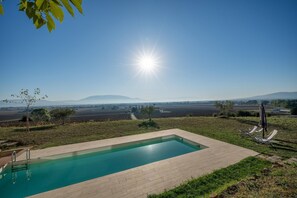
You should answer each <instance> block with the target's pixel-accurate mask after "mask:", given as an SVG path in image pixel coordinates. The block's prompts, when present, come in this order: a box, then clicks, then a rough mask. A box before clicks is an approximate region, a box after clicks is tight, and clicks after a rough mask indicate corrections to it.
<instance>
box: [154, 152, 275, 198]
mask: <svg viewBox="0 0 297 198" xmlns="http://www.w3.org/2000/svg"><path fill="white" fill-rule="evenodd" d="M267 166H270V162H268V161H266V160H262V159H259V158H255V157H248V158H246V159H244V160H242V161H240V162H238V163H237V164H234V165H231V166H229V167H227V168H223V169H220V170H217V171H214V172H213V173H211V174H208V175H205V176H202V177H199V178H197V179H193V180H191V181H189V182H186V183H184V184H182V185H180V186H178V187H176V188H174V189H172V190H169V191H166V192H164V193H161V194H159V195H150V196H149V198H182V197H199V196H201V197H202V196H204V197H209V196H210V194H216V192H217V191H220V189H222V188H224V187H225V186H226V185H230V184H233V183H237V182H239V181H240V180H242V179H244V178H246V177H248V176H250V175H254V174H258V173H260V172H261V170H263V168H265V167H267Z"/></svg>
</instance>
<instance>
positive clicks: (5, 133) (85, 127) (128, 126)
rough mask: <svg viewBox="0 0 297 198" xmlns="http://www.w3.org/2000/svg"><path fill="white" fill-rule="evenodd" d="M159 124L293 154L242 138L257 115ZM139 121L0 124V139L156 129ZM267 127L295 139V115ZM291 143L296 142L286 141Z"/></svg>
mask: <svg viewBox="0 0 297 198" xmlns="http://www.w3.org/2000/svg"><path fill="white" fill-rule="evenodd" d="M154 120H155V121H156V122H157V123H158V124H159V126H160V129H158V130H164V129H170V128H180V129H183V130H186V131H190V132H192V133H196V134H200V135H204V136H207V137H210V138H214V139H218V140H222V141H224V142H228V143H231V144H235V145H238V146H242V147H245V148H248V149H252V150H255V151H257V152H259V153H264V154H268V155H279V156H282V157H292V156H297V153H296V152H294V151H288V150H284V149H274V148H271V147H269V146H267V145H261V144H258V143H255V142H254V141H252V140H251V139H249V138H243V137H242V136H241V135H240V133H239V131H238V130H239V129H247V128H250V127H252V126H253V125H256V124H257V121H258V119H257V118H250V117H249V118H230V119H222V118H213V117H184V118H163V119H162V118H161V119H154ZM141 122H142V121H141V120H139V121H134V120H127V121H107V122H84V123H72V124H67V125H64V126H53V125H52V126H44V127H37V128H35V127H33V128H32V130H31V132H29V133H27V132H25V131H24V130H23V128H16V127H0V139H8V140H12V141H18V142H20V143H21V144H20V145H33V146H34V148H46V147H51V146H58V145H64V144H71V143H78V142H85V141H92V140H99V139H105V138H113V137H120V136H126V135H133V134H139V133H146V132H151V131H154V130H157V129H152V128H150V129H144V128H139V127H138V124H139V123H141ZM268 123H269V129H270V130H272V129H277V130H278V131H279V133H278V134H277V135H276V136H275V138H277V139H281V140H285V141H290V142H291V141H296V140H297V119H296V118H286V117H270V118H268ZM288 144H290V145H291V146H293V147H296V146H297V142H296V143H288Z"/></svg>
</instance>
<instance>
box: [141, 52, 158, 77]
mask: <svg viewBox="0 0 297 198" xmlns="http://www.w3.org/2000/svg"><path fill="white" fill-rule="evenodd" d="M137 65H138V66H139V67H140V70H141V71H143V72H144V73H152V72H154V70H155V69H156V68H157V66H158V61H157V59H156V57H154V56H152V55H147V54H144V55H142V56H140V57H139V58H138V61H137Z"/></svg>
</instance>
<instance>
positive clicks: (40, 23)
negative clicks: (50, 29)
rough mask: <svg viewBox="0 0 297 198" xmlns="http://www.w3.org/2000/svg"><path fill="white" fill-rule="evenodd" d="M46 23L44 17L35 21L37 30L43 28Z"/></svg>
mask: <svg viewBox="0 0 297 198" xmlns="http://www.w3.org/2000/svg"><path fill="white" fill-rule="evenodd" d="M45 23H46V22H45V20H44V19H43V18H42V17H40V18H38V19H37V20H36V21H35V23H34V25H35V27H36V29H39V28H41V27H42V26H43V25H44V24H45Z"/></svg>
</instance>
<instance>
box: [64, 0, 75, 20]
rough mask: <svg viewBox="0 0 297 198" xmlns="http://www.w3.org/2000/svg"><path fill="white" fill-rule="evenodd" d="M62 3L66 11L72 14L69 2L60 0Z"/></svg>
mask: <svg viewBox="0 0 297 198" xmlns="http://www.w3.org/2000/svg"><path fill="white" fill-rule="evenodd" d="M61 1H62V3H63V5H64V6H65V8H66V9H67V11H68V12H69V14H71V16H74V12H73V9H72V7H71V5H70V4H69V1H68V0H61Z"/></svg>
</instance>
